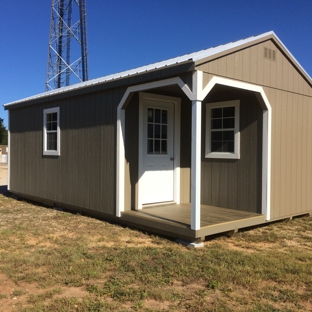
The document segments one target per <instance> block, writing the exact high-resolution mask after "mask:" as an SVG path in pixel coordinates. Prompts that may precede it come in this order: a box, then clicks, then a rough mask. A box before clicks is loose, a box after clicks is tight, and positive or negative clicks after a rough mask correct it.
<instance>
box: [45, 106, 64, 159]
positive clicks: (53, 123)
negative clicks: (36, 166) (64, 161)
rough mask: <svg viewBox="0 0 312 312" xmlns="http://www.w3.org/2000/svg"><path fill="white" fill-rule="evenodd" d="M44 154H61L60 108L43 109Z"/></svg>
mask: <svg viewBox="0 0 312 312" xmlns="http://www.w3.org/2000/svg"><path fill="white" fill-rule="evenodd" d="M43 155H48V156H60V108H59V107H54V108H49V109H45V110H44V111H43Z"/></svg>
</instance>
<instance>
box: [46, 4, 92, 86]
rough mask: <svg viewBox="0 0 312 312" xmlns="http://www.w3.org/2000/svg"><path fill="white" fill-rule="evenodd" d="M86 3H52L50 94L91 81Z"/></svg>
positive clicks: (47, 82) (48, 81)
mask: <svg viewBox="0 0 312 312" xmlns="http://www.w3.org/2000/svg"><path fill="white" fill-rule="evenodd" d="M86 16H87V14H86V0H52V10H51V23H50V38H49V52H48V64H47V78H46V84H45V85H46V87H45V89H46V91H50V90H54V89H57V88H61V87H64V86H68V85H70V83H76V82H82V81H86V80H88V79H89V70H88V49H87V21H86Z"/></svg>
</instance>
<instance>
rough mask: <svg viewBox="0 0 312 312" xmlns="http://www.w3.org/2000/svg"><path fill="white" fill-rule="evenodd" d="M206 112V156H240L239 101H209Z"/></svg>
mask: <svg viewBox="0 0 312 312" xmlns="http://www.w3.org/2000/svg"><path fill="white" fill-rule="evenodd" d="M231 104H232V105H231ZM206 113H207V121H206V122H207V125H206V157H208V158H239V157H240V156H239V101H238V100H235V101H227V102H219V103H207V110H206Z"/></svg>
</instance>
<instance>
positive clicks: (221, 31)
mask: <svg viewBox="0 0 312 312" xmlns="http://www.w3.org/2000/svg"><path fill="white" fill-rule="evenodd" d="M86 2H87V28H88V50H89V75H90V79H92V78H98V77H101V76H105V75H108V74H112V73H116V72H120V71H124V70H127V69H131V68H135V67H138V66H142V65H147V64H150V63H153V62H156V61H161V60H165V59H168V58H171V57H175V56H179V55H183V54H186V53H190V52H195V51H198V50H202V49H206V48H209V47H213V46H217V45H220V44H224V43H228V42H231V41H236V40H239V39H243V38H247V37H250V36H254V35H258V34H261V33H264V32H267V31H270V30H273V31H274V32H275V33H276V35H277V36H278V37H279V38H280V40H281V41H282V42H283V43H284V44H285V45H286V47H287V48H288V50H289V51H290V52H291V53H292V54H293V56H294V57H295V58H296V59H297V61H298V62H299V63H300V64H301V66H302V67H303V68H304V69H305V71H306V72H307V73H308V74H309V75H310V77H311V76H312V0H297V1H293V0H292V1H290V0H260V1H258V0H253V1H251V0H106V1H103V0H92V1H89V0H86ZM51 4H52V0H31V1H18V0H1V2H0V12H1V18H0V39H1V49H0V60H1V78H0V104H1V107H0V118H4V120H5V125H6V126H7V112H6V111H4V109H3V107H2V104H5V103H8V102H12V101H15V100H19V99H22V98H25V97H28V96H32V95H35V94H38V93H42V92H44V90H45V80H46V68H47V56H48V40H49V31H50V15H51Z"/></svg>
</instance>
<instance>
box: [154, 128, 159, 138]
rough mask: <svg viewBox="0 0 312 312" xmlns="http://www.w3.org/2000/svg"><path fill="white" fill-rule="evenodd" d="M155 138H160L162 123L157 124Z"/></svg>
mask: <svg viewBox="0 0 312 312" xmlns="http://www.w3.org/2000/svg"><path fill="white" fill-rule="evenodd" d="M155 138H156V139H160V125H155Z"/></svg>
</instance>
